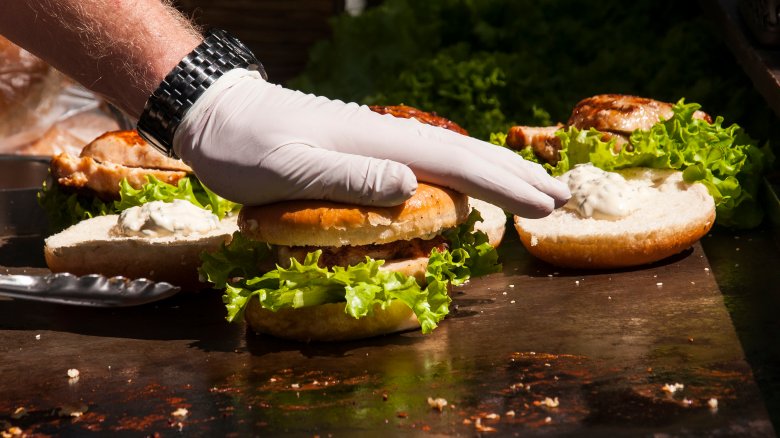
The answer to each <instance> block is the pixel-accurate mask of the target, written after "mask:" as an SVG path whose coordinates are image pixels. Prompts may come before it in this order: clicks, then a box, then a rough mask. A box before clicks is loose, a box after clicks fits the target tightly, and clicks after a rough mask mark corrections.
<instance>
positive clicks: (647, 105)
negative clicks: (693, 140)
mask: <svg viewBox="0 0 780 438" xmlns="http://www.w3.org/2000/svg"><path fill="white" fill-rule="evenodd" d="M672 114H673V112H672V104H670V103H666V102H660V101H657V100H653V99H648V98H645V97H637V96H628V95H623V94H600V95H597V96H593V97H588V98H586V99H583V100H581V101H580V102H579V103H578V104H577V105H576V106H575V107H574V110H573V111H572V113H571V117H569V122H568V123H567V126H575V127H577V128H579V129H590V128H595V129H597V130H599V131H602V132H612V133H617V134H623V135H626V136H628V135H631V133H632V132H634V131H636V130H637V129H640V130H643V131H647V130H649V129H650V128H651V127H652V126H653V125H655V124H656V123H658V122H659V121H662V120H667V119H669V118H671V117H672ZM693 116H694V117H695V118H697V119H701V120H704V121H706V122H707V123H712V118H711V117H710V116H709V115H708V114H707V113H705V112H703V111H696V113H694V115H693Z"/></svg>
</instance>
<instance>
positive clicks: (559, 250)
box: [515, 168, 715, 269]
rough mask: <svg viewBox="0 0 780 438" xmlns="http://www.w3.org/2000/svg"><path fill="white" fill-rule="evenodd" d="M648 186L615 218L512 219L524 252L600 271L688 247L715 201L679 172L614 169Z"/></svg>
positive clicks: (562, 214)
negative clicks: (629, 209)
mask: <svg viewBox="0 0 780 438" xmlns="http://www.w3.org/2000/svg"><path fill="white" fill-rule="evenodd" d="M620 173H621V174H622V175H623V176H624V177H625V178H626V180H627V181H628V182H629V183H630V184H639V185H643V186H646V187H650V189H651V190H649V191H648V194H647V196H648V198H647V199H646V200H645V202H642V204H641V206H640V207H639V209H638V210H636V211H634V212H633V213H632V214H631V215H629V216H627V217H623V218H620V219H618V220H603V219H594V218H583V217H581V216H579V215H578V214H577V213H576V212H573V211H570V210H567V209H565V208H559V209H557V210H555V211H554V212H553V213H552V214H551V215H549V216H547V217H545V218H542V219H525V218H520V217H517V216H516V217H515V228H516V229H517V232H518V234H519V235H520V240H521V241H522V242H523V245H525V247H526V249H527V250H528V252H530V253H531V254H533V255H534V256H536V257H538V258H540V259H542V260H544V261H546V262H548V263H550V264H553V265H557V266H562V267H570V268H587V269H606V268H621V267H629V266H637V265H643V264H647V263H652V262H655V261H658V260H661V259H664V258H666V257H669V256H672V255H674V254H677V253H679V252H681V251H684V250H685V249H687V248H689V247H690V246H691V245H692V244H693V243H695V242H696V241H697V240H699V239H700V238H701V237H702V236H704V235H705V234H706V233H707V232H708V231H709V230H710V228H711V227H712V225H713V223H714V222H715V202H714V200H713V199H712V196H710V194H709V193H708V192H707V189H706V188H705V187H704V186H703V185H701V184H688V183H685V182H684V181H683V179H682V173H681V172H675V171H668V170H657V169H645V168H636V169H628V170H626V171H623V172H620Z"/></svg>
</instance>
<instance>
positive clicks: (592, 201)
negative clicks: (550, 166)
mask: <svg viewBox="0 0 780 438" xmlns="http://www.w3.org/2000/svg"><path fill="white" fill-rule="evenodd" d="M559 179H560V180H561V181H563V182H564V183H566V185H568V186H569V190H570V191H571V199H569V202H567V203H566V205H565V206H564V207H565V208H567V209H570V210H574V211H576V212H577V213H579V214H580V216H582V217H593V218H596V219H612V220H615V219H619V218H621V217H625V216H628V215H629V214H631V213H632V212H634V211H635V210H636V209H637V208H639V203H640V202H641V197H640V196H639V188H638V187H636V186H634V185H632V184H629V183H628V182H627V181H626V179H625V178H623V176H622V175H620V174H619V173H615V172H606V171H604V170H601V169H599V168H598V167H596V166H594V165H592V164H590V163H587V164H578V165H576V166H574V169H571V170H570V171H568V172H566V173H564V174H563V175H561V176H560V177H559Z"/></svg>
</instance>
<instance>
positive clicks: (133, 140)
mask: <svg viewBox="0 0 780 438" xmlns="http://www.w3.org/2000/svg"><path fill="white" fill-rule="evenodd" d="M81 156H82V157H91V158H93V159H95V160H96V161H100V162H111V163H116V164H121V165H124V166H128V167H144V168H147V169H163V170H179V171H183V172H189V173H191V172H192V169H190V167H189V166H187V165H186V164H184V163H183V162H181V160H175V159H173V158H169V157H166V156H165V155H163V154H161V153H160V152H158V151H157V150H156V149H155V148H154V147H152V146H151V145H150V144H149V143H147V142H146V141H145V140H144V139H143V138H141V136H140V135H138V133H137V132H136V131H112V132H107V133H105V134H103V135H101V136H100V137H98V138H96V139H94V140H92V142H91V143H89V144H88V145H86V146H84V149H82V150H81Z"/></svg>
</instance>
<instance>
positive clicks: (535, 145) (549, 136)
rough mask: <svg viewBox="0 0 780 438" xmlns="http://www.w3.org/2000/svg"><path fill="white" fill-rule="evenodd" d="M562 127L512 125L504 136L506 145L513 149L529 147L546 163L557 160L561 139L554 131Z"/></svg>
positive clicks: (559, 125) (553, 162)
mask: <svg viewBox="0 0 780 438" xmlns="http://www.w3.org/2000/svg"><path fill="white" fill-rule="evenodd" d="M561 128H563V125H561V124H558V125H556V126H513V127H511V128H509V133H508V134H507V136H506V145H507V146H509V147H510V148H512V149H515V150H518V151H519V150H521V149H525V148H527V147H530V148H531V149H533V151H534V153H535V154H536V155H537V156H538V157H539V158H541V159H543V160H545V161H546V162H548V163H551V164H555V163H557V162H558V159H559V158H560V157H559V154H558V151H560V150H561V139H560V138H558V137H557V136H556V135H555V133H556V132H557V131H558V130H560V129H561Z"/></svg>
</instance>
